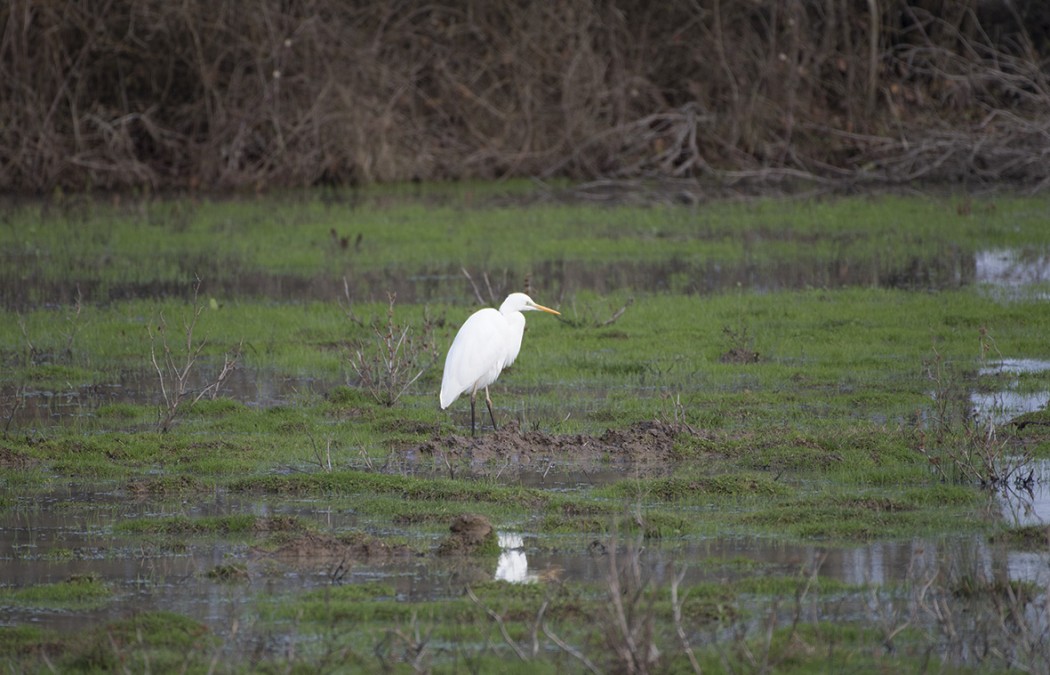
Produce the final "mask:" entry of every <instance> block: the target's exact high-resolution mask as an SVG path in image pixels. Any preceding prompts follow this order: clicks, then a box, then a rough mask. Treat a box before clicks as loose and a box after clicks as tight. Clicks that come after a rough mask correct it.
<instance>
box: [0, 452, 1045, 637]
mask: <svg viewBox="0 0 1050 675" xmlns="http://www.w3.org/2000/svg"><path fill="white" fill-rule="evenodd" d="M1035 472H1036V474H1037V480H1036V481H1035V483H1034V486H1033V490H1032V491H1008V492H1004V493H1002V494H999V495H997V496H996V499H997V500H998V504H999V506H1000V508H1001V510H1002V515H1003V518H1004V520H1005V521H1006V522H1008V523H1011V524H1033V523H1039V524H1048V523H1050V482H1048V480H1047V478H1048V477H1050V462H1045V461H1044V462H1040V463H1037V464H1036V466H1035ZM4 493H5V494H3V497H4V498H5V499H8V500H12V501H13V504H14V505H13V508H10V509H7V510H6V511H5V513H4V515H3V516H2V517H0V580H2V586H3V587H7V588H12V587H13V588H19V587H26V586H30V585H34V584H43V583H55V582H60V581H63V580H66V579H69V578H70V577H73V576H77V575H92V576H95V577H97V578H99V579H100V580H102V581H104V582H105V583H107V584H108V585H109V586H110V587H111V588H112V589H114V590H115V597H114V598H113V599H111V600H109V601H107V602H106V603H105V604H104V605H103V606H102V607H100V608H98V609H87V610H75V609H74V610H70V609H61V610H57V609H56V610H52V609H48V608H47V607H22V606H15V605H3V604H2V603H0V625H12V624H17V623H32V624H39V625H46V626H51V627H56V628H60V629H67V628H68V629H77V628H80V627H82V626H83V625H84V621H85V620H101V619H109V618H115V617H120V616H125V615H126V614H127V613H128V612H129V611H138V610H147V609H166V610H170V611H175V612H178V613H181V614H185V615H187V616H190V617H193V618H196V619H199V620H201V621H204V622H205V623H207V624H208V625H209V626H210V627H211V629H212V630H214V631H216V632H217V633H219V634H220V635H225V634H228V633H229V631H230V630H231V627H232V626H233V625H234V624H235V622H238V621H239V622H241V623H242V624H243V619H244V617H243V616H242V614H244V613H246V612H249V611H250V609H249V607H250V604H251V603H252V602H253V600H258V599H259V598H261V597H275V596H280V595H281V594H283V593H290V592H296V593H298V592H302V591H304V590H310V589H316V588H323V587H325V586H328V585H331V584H333V583H335V584H347V583H350V584H352V583H363V582H370V581H382V582H383V583H386V584H388V585H391V586H392V587H393V588H394V589H395V592H396V596H397V599H400V600H424V599H436V598H444V597H451V596H457V595H459V593H461V588H460V587H459V586H456V585H454V584H453V583H452V582H451V581H450V579H451V577H452V576H453V575H452V574H450V568H449V566H447V565H445V564H443V563H441V562H435V559H434V558H433V557H432V556H428V557H426V558H408V559H403V558H398V559H395V560H393V561H387V562H355V563H354V564H353V565H351V566H349V567H345V566H343V564H342V561H335V560H333V561H329V562H325V563H323V564H317V563H316V562H315V563H311V564H304V563H303V562H302V561H298V560H288V559H281V558H275V557H274V556H273V555H271V554H267V553H263V552H260V551H257V550H253V549H252V548H251V547H250V546H249V545H248V544H247V543H246V541H245V540H239V538H238V537H237V536H236V535H234V536H229V535H222V536H186V537H161V538H159V539H158V538H156V537H151V536H141V535H132V534H124V533H121V532H120V531H119V530H117V529H116V527H115V526H116V524H117V523H120V522H125V521H128V520H133V519H136V518H145V517H149V518H157V517H166V516H176V515H178V516H186V517H190V518H197V517H205V516H222V515H231V514H245V513H250V514H255V515H258V516H295V517H297V518H300V519H302V520H304V521H307V522H309V523H312V524H314V525H315V526H316V527H317V528H318V529H319V530H320V531H321V532H325V533H329V534H333V535H338V534H340V533H346V532H351V531H360V530H365V531H368V530H369V529H370V528H371V526H370V524H369V523H367V522H362V521H361V520H360V519H359V518H358V517H356V516H355V515H354V513H352V512H351V511H350V510H349V509H338V508H332V507H331V506H330V505H328V504H326V503H325V502H323V501H320V500H316V499H313V500H306V499H288V498H280V497H266V498H260V497H258V496H242V495H233V494H229V493H227V492H225V491H221V490H220V491H216V492H215V493H213V494H211V495H204V496H202V495H199V494H194V495H193V496H192V497H189V498H185V499H175V500H172V499H164V500H156V499H140V498H137V497H136V496H135V495H133V494H130V493H128V492H127V491H125V490H124V489H123V488H122V487H121V486H112V485H111V486H106V485H97V486H94V487H93V488H91V487H85V486H81V485H77V486H73V485H57V486H55V487H54V488H53V489H51V490H49V491H45V492H37V493H34V494H18V493H17V491H15V490H11V489H5V490H4ZM401 534H405V533H401ZM417 536H418V535H417ZM499 539H500V544H501V547H502V549H503V550H502V553H501V555H500V556H499V558H498V559H497V560H492V559H484V560H480V561H472V562H469V563H467V565H468V566H469V569H468V570H463V569H461V568H460V569H456V576H457V577H459V578H462V577H464V576H469V578H473V579H477V580H484V579H502V580H506V581H510V582H514V583H537V582H544V581H552V580H565V581H595V582H601V581H602V580H604V579H606V578H607V575H608V574H609V569H610V568H609V564H610V563H609V560H610V557H609V554H610V551H609V550H608V548H607V547H608V546H614V545H615V546H618V547H623V546H630V545H632V542H630V541H623V542H619V543H614V542H613V541H612V540H609V539H605V540H604V541H597V540H594V541H584V540H581V539H580V538H579V537H578V536H568V535H566V536H563V537H559V536H557V535H545V536H544V537H542V538H540V537H537V536H535V535H533V534H531V533H529V532H528V531H527V530H518V531H503V532H500V533H499ZM436 543H437V542H436V540H435V541H433V542H431V544H432V545H434V546H436ZM640 555H641V556H642V561H643V563H644V565H643V567H644V569H645V570H646V573H647V574H648V575H649V578H650V580H651V582H652V583H655V584H658V585H662V584H669V583H670V582H671V580H672V578H673V577H674V576H675V575H677V574H679V573H682V572H683V571H684V574H685V581H686V582H688V583H695V582H702V581H704V582H719V581H725V580H727V579H733V578H736V577H740V576H748V575H754V574H756V573H757V574H762V575H769V574H779V575H786V576H794V575H797V574H798V573H799V572H800V570H804V569H811V568H813V567H817V568H818V574H819V575H820V576H823V577H827V578H830V579H836V580H840V581H843V582H846V583H849V584H857V585H866V586H887V587H892V586H893V585H894V584H899V583H906V582H909V581H915V580H916V579H921V578H925V577H926V576H929V575H933V574H936V573H937V570H938V567H939V566H943V565H944V564H946V561H950V560H955V559H958V558H960V556H961V557H962V558H964V559H972V560H975V561H977V563H978V564H979V566H980V569H981V570H982V571H983V572H984V573H986V574H987V575H988V576H989V578H996V579H1003V578H1008V579H1013V580H1024V581H1031V582H1035V583H1037V584H1041V585H1043V586H1046V585H1050V552H1047V551H1045V550H1044V551H1040V552H1024V551H1011V550H1008V549H1006V548H1004V547H1002V546H996V545H993V544H990V543H989V542H988V541H987V540H986V539H985V538H984V537H979V536H974V537H948V538H915V539H909V540H904V541H880V542H872V543H864V544H859V545H854V546H834V547H826V546H823V545H821V544H820V543H819V542H816V543H807V544H792V543H786V542H784V541H780V540H776V539H772V538H763V537H742V536H717V537H705V538H696V539H689V540H686V541H675V542H672V543H667V544H662V543H661V542H660V541H658V540H646V541H645V542H644V543H643V550H642V551H641V553H640ZM739 560H746V561H748V564H746V565H743V566H740V565H739V564H734V563H733V562H732V561H739ZM230 564H239V565H243V566H244V568H245V569H246V570H247V573H248V576H249V580H248V581H244V582H223V581H217V580H214V579H211V578H209V577H208V572H209V571H211V570H214V569H215V568H216V567H217V566H220V565H230ZM457 564H462V563H457ZM857 602H858V607H857V609H856V611H862V605H863V603H862V602H860V599H858V600H857Z"/></svg>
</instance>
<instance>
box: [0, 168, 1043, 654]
mask: <svg viewBox="0 0 1050 675" xmlns="http://www.w3.org/2000/svg"><path fill="white" fill-rule="evenodd" d="M430 190H431V191H432V192H425V193H424V194H422V195H416V196H410V195H408V194H405V193H403V192H397V191H390V190H389V189H387V190H386V191H382V190H376V191H374V192H370V193H367V194H366V195H365V196H364V197H360V198H358V197H355V198H353V199H352V200H351V199H347V198H344V197H343V196H340V195H327V194H326V195H321V196H316V195H315V196H312V197H303V196H290V197H288V198H287V199H286V200H285V201H281V200H275V199H272V198H261V199H259V200H242V201H230V202H221V203H213V202H190V201H187V200H157V201H146V202H142V203H139V204H134V205H129V204H119V205H115V206H114V205H103V204H101V203H98V202H92V201H86V202H82V201H75V200H66V199H61V200H58V201H57V202H51V203H48V204H47V205H33V206H22V207H20V208H18V209H15V210H14V211H12V212H11V213H10V214H9V215H8V216H7V219H6V220H5V221H4V223H3V226H2V228H0V244H2V246H0V250H2V251H3V254H0V255H3V256H5V260H4V262H5V264H4V265H3V267H2V272H0V274H2V275H4V278H3V279H2V280H0V281H2V282H3V283H2V284H0V287H2V288H3V289H4V290H3V292H2V297H0V303H2V307H3V308H2V309H0V362H2V363H3V369H2V371H0V514H2V517H3V522H5V523H7V524H6V525H4V528H5V531H6V532H10V533H12V534H11V541H10V542H9V543H8V544H7V545H8V549H7V562H6V563H5V564H10V565H12V566H13V569H17V570H22V571H26V570H32V569H35V568H34V567H33V566H34V565H36V564H41V563H43V562H46V563H47V564H49V565H54V566H55V570H56V571H55V572H54V573H41V574H40V575H39V576H36V575H30V574H26V575H25V576H19V577H14V576H12V577H11V578H12V579H24V580H19V581H12V582H11V583H10V585H9V586H5V587H4V588H0V592H2V593H3V595H4V598H5V601H4V602H5V605H10V606H11V607H14V608H15V609H13V610H11V611H12V612H15V613H14V614H12V618H11V620H5V625H6V627H4V628H0V660H2V661H3V662H4V663H5V665H8V666H9V667H10V668H12V669H16V670H18V669H29V670H32V669H38V670H43V669H49V668H59V669H65V670H105V669H108V668H111V667H113V666H114V664H117V663H120V664H123V665H122V667H126V668H130V669H132V670H135V669H138V667H139V666H141V667H142V669H150V670H153V671H154V672H158V671H165V670H180V671H181V670H187V671H190V672H197V671H200V672H207V671H209V670H212V669H214V668H218V669H219V670H222V668H223V667H227V668H228V669H229V670H230V671H233V672H238V671H240V670H244V671H249V670H271V671H272V670H283V669H290V670H296V669H299V670H317V669H326V670H336V671H338V670H366V671H367V670H373V671H398V672H401V671H404V672H408V671H418V672H427V671H435V672H442V671H460V670H467V669H473V670H477V671H485V670H489V669H491V668H493V667H495V666H496V665H497V664H498V665H499V666H500V667H501V669H502V670H504V671H508V669H509V670H510V671H512V670H513V669H514V668H519V669H520V670H521V672H564V671H566V670H568V671H579V672H606V671H610V670H613V671H623V672H652V671H677V670H683V671H688V670H694V671H702V670H709V671H717V670H722V669H733V670H748V671H750V670H754V671H762V670H769V669H777V670H778V671H779V670H787V671H792V670H794V671H799V672H808V671H810V670H813V669H817V670H822V669H823V670H826V669H827V668H830V667H838V666H843V667H845V666H846V665H848V666H849V667H851V668H854V669H859V670H864V669H867V668H871V667H876V666H879V667H884V666H886V665H887V664H892V665H893V666H894V667H903V668H928V669H934V670H936V669H938V668H941V667H944V668H955V667H960V666H961V667H974V668H978V669H980V668H984V667H987V668H991V669H997V668H1003V667H1009V666H1013V665H1020V666H1023V667H1027V668H1031V669H1034V670H1039V669H1041V668H1042V667H1044V666H1045V665H1046V661H1045V659H1046V657H1045V655H1044V654H1041V652H1040V651H1039V650H1038V649H1037V648H1036V646H1035V645H1036V644H1037V642H1038V639H1039V638H1040V637H1042V638H1046V637H1047V635H1046V626H1047V625H1048V624H1047V623H1046V620H1045V611H1046V608H1045V605H1046V603H1045V600H1046V593H1047V589H1046V588H1045V587H1044V586H1042V585H1041V584H1042V583H1043V582H1041V581H1038V580H1030V579H1023V580H1016V579H1007V580H1005V581H1003V580H1000V579H998V578H989V571H988V570H987V569H985V568H984V567H983V566H982V563H981V562H980V556H979V555H977V554H975V553H973V552H972V550H971V549H972V548H973V547H975V546H982V547H992V548H991V549H990V550H994V551H995V555H996V556H998V555H1000V554H1002V555H1003V556H1005V555H1008V554H1009V552H1018V551H1022V552H1026V554H1034V555H1045V552H1046V548H1047V539H1046V537H1047V533H1046V530H1045V527H1042V528H1041V527H1040V526H1039V525H1036V526H1032V525H1030V524H1028V523H1025V522H1012V521H1010V520H1009V519H1007V518H1004V510H1003V508H1002V501H1001V499H1000V496H1001V494H1003V492H1004V491H1006V492H1010V491H1014V492H1016V493H1017V494H1021V495H1023V494H1024V492H1025V491H1031V490H1032V489H1033V488H1036V487H1038V485H1039V484H1040V482H1041V481H1045V480H1046V477H1045V476H1042V475H1040V474H1039V472H1038V471H1037V466H1040V464H1039V461H1040V460H1045V459H1047V458H1048V457H1050V433H1047V428H1048V424H1050V420H1048V417H1047V412H1046V410H1045V407H1046V406H1045V399H1046V398H1050V394H1048V393H1047V392H1048V391H1050V354H1048V353H1047V351H1046V338H1045V336H1046V335H1048V334H1050V314H1048V313H1047V312H1046V311H1045V302H1046V301H1045V293H1046V290H1047V288H1046V285H1045V280H1044V281H1040V280H1039V275H1044V276H1043V277H1042V278H1043V279H1045V270H1046V267H1047V264H1048V263H1047V260H1048V259H1050V251H1048V250H1047V248H1046V246H1047V244H1046V241H1045V222H1046V221H1047V218H1048V216H1050V207H1048V206H1047V204H1046V203H1045V200H1035V199H1017V198H1011V197H1002V196H1000V197H997V198H994V199H993V198H987V199H984V200H973V199H967V200H966V209H965V210H963V209H960V208H959V207H958V204H957V202H956V200H953V199H951V198H948V197H944V198H939V199H938V198H923V199H918V198H902V197H870V198H858V199H841V200H829V201H825V202H808V201H807V202H790V201H773V200H761V201H757V202H750V203H728V202H726V203H715V204H710V205H703V206H689V207H686V206H682V207H666V206H661V207H623V208H593V207H589V206H579V205H571V204H557V205H554V204H551V203H549V202H541V203H527V202H526V200H525V199H524V197H525V193H524V190H523V188H521V187H520V186H509V187H505V188H503V191H502V192H501V193H499V194H496V193H495V192H494V189H493V188H490V187H485V186H478V187H477V188H474V187H469V188H468V187H464V188H458V189H453V188H444V189H435V188H430ZM486 191H492V192H486ZM507 193H511V195H512V196H513V198H514V200H516V202H518V203H515V204H514V205H512V206H509V205H507V200H508V196H507ZM479 195H482V196H483V198H482V197H479ZM400 202H404V203H403V204H402V203H400ZM1004 252H1005V253H1004ZM989 255H990V256H993V257H994V259H995V261H997V262H996V264H989V263H988V262H987V261H988V256H989ZM1003 260H1006V261H1007V262H1009V261H1011V260H1012V261H1014V264H1016V265H1017V266H1019V267H1020V269H1022V270H1023V269H1028V268H1032V269H1034V270H1036V274H1035V275H1034V276H1035V277H1036V278H1035V279H1034V280H1032V279H1028V278H1027V277H1024V278H1025V281H1024V282H1023V283H1018V282H1016V276H1010V273H1009V272H1008V271H1004V270H1003V265H1005V264H1007V263H1003V262H1002V261H1003ZM1026 265H1027V266H1028V267H1025V266H1026ZM523 288H524V289H527V290H530V291H531V293H532V295H533V297H535V298H536V299H537V301H540V302H543V303H544V304H547V305H551V306H555V307H557V308H558V309H559V310H560V311H561V312H562V314H563V316H562V317H561V318H560V319H558V320H551V321H543V322H530V323H529V324H528V335H527V339H526V341H525V347H524V349H523V351H522V354H521V356H520V358H519V359H518V361H516V362H515V364H514V366H513V368H512V369H510V370H509V371H508V372H506V373H504V375H503V376H502V377H501V378H500V380H499V381H498V382H497V383H496V384H495V385H494V386H493V392H492V393H493V400H494V403H495V408H496V413H497V419H498V420H499V421H500V422H501V429H500V431H499V432H493V431H492V430H491V428H486V429H484V431H483V433H481V434H480V435H479V437H478V438H477V439H470V438H469V437H468V435H467V433H466V430H467V429H468V428H469V411H468V410H467V409H466V408H465V406H463V405H458V406H453V407H452V408H451V410H450V411H445V412H442V411H440V410H439V409H438V406H437V401H436V396H437V394H436V391H437V387H438V383H439V381H440V376H441V373H440V367H441V359H442V357H443V355H444V350H445V349H446V348H447V345H448V344H449V342H450V341H451V339H452V336H453V335H454V333H455V330H456V328H457V327H458V326H459V324H460V323H461V322H462V321H463V319H464V318H465V317H466V316H468V315H469V313H470V312H471V311H473V309H474V307H475V306H476V305H477V304H489V303H492V304H498V301H499V300H500V299H502V296H503V295H504V294H505V293H507V292H508V291H511V290H521V289H523ZM16 289H17V290H16ZM1014 394H1017V395H1018V396H1022V397H1023V396H1027V397H1028V398H1026V399H1024V400H1032V399H1034V400H1037V401H1038V399H1039V397H1043V398H1042V401H1041V403H1038V404H1037V405H1033V406H1029V407H1028V408H1027V410H1017V411H1015V410H1012V409H1011V408H1010V405H1009V402H1010V400H1012V399H1011V398H1010V396H1012V395H1014ZM988 401H990V402H991V403H990V404H989V403H988ZM1021 413H1023V414H1021ZM70 486H73V487H70ZM38 519H47V522H49V523H51V525H49V527H52V528H54V532H56V533H57V534H49V535H48V536H46V537H45V536H39V533H38V528H39V527H42V526H40V525H35V524H34V523H37V522H43V521H38ZM1044 525H1045V524H1044ZM513 533H522V534H521V535H520V536H519V535H514V536H516V537H517V539H514V537H511V536H510V535H512V534H513ZM497 535H498V537H497ZM734 539H735V540H742V541H748V542H757V543H753V544H750V545H751V546H766V543H767V542H768V546H769V547H770V548H771V549H775V550H777V551H779V553H777V554H776V555H775V556H772V557H769V558H766V557H762V556H758V555H747V554H732V555H728V556H727V555H725V554H724V553H723V552H722V551H721V549H720V546H722V544H721V543H719V542H723V541H725V540H734ZM467 540H471V541H473V540H476V541H477V542H479V544H478V545H477V546H465V545H463V542H464V541H467ZM497 542H499V543H498V544H497ZM915 542H919V543H915ZM921 542H932V543H930V544H929V545H928V546H927V545H926V544H923V543H921ZM975 542H976V543H975ZM863 546H881V547H886V550H890V551H895V553H894V555H896V556H897V557H898V558H899V559H898V560H896V561H895V562H894V563H893V565H891V564H890V563H889V562H887V563H886V568H885V569H884V568H881V567H869V568H866V572H865V573H866V574H871V575H873V576H875V577H877V578H868V579H864V578H856V572H854V573H853V574H854V577H853V578H852V579H849V580H845V579H843V578H842V576H843V573H842V572H841V570H842V569H847V567H848V565H847V564H846V563H845V562H843V560H845V559H847V558H848V557H849V556H850V555H852V553H850V552H851V551H855V550H856V547H863ZM880 550H882V549H880ZM941 551H947V552H950V554H949V553H939V552H941ZM526 554H527V555H528V557H529V560H530V563H529V564H528V566H527V568H525V569H522V570H520V572H521V574H522V575H524V576H518V577H515V580H516V581H517V582H523V581H528V582H530V583H525V584H522V583H509V582H507V581H506V580H504V579H507V578H511V576H510V574H509V572H506V571H505V570H506V569H511V568H513V567H514V563H513V561H514V560H516V558H515V557H514V556H516V555H520V556H521V560H524V557H525V555H526ZM137 561H162V562H158V563H157V564H154V563H153V562H151V563H150V566H149V567H148V568H143V567H140V566H138V565H139V563H138V562H137ZM103 563H115V564H117V565H127V566H129V567H130V566H134V568H135V569H136V570H137V571H136V574H137V575H139V576H138V578H137V580H136V581H135V582H134V583H135V584H136V585H137V587H139V588H140V590H141V592H142V593H143V594H144V595H147V596H149V597H152V598H155V600H153V601H147V602H146V603H145V605H144V606H136V608H137V609H139V610H141V611H140V612H137V613H135V614H134V616H133V617H132V618H128V615H127V614H126V613H125V612H123V611H122V610H121V608H122V607H123V606H124V605H123V603H126V602H128V600H127V598H126V594H124V593H123V591H122V590H121V589H122V588H123V587H122V585H121V584H123V583H127V582H126V580H124V579H122V578H117V577H112V576H110V575H111V574H113V573H112V572H111V571H107V570H110V568H109V567H108V566H107V565H106V564H103ZM133 563H134V565H133ZM94 565H98V566H99V567H98V568H97V569H99V570H102V571H100V572H97V573H91V574H89V575H84V574H82V573H81V572H80V571H79V570H81V569H95V567H93V566H94ZM891 567H892V569H893V570H895V571H892V572H891V571H887V570H888V569H890V568H891ZM169 568H170V569H169ZM832 569H834V570H839V571H837V572H832V571H831V570H832ZM494 570H495V572H494ZM501 570H504V571H501ZM49 574H50V576H49ZM494 578H495V579H496V580H494ZM171 579H181V580H182V581H180V582H179V583H177V584H173V582H172V581H171ZM406 579H410V580H412V581H406ZM257 582H258V583H257ZM217 584H221V586H219V587H218V588H220V589H221V590H215V588H216V586H215V585H217ZM173 585H174V586H177V587H179V588H180V590H181V589H182V588H184V587H186V586H187V585H188V586H194V585H199V586H201V587H204V588H208V589H212V590H211V591H207V592H209V593H218V594H220V595H223V597H226V598H232V597H237V598H240V599H242V600H243V603H230V604H229V607H228V608H226V609H224V610H223V611H222V612H221V616H220V617H218V618H216V616H215V614H214V612H212V613H211V614H208V616H205V614H206V613H205V612H202V611H201V608H200V607H199V606H194V605H193V604H192V602H189V601H187V602H185V603H184V604H177V603H176V604H173V605H171V606H172V607H174V608H175V609H173V610H171V611H167V612H158V611H156V610H157V609H160V608H168V604H164V603H163V602H162V601H161V600H160V599H161V598H168V600H167V601H166V602H167V603H171V602H173V598H172V596H171V595H169V594H171V593H172V591H171V590H166V589H168V588H169V587H172V586H173ZM261 586H267V587H268V588H272V591H268V592H266V593H263V592H261V591H259V590H258V589H259V588H260V587H261ZM423 588H425V589H427V590H421V589H423ZM189 594H190V595H192V593H189ZM205 594H206V593H205ZM175 597H178V596H177V595H176V596H175ZM151 603H152V604H151ZM55 608H59V609H61V611H62V612H67V613H72V614H73V615H74V616H84V617H87V616H89V615H92V616H101V617H103V620H102V621H100V622H97V623H96V624H95V625H93V626H92V627H91V628H90V629H88V628H84V627H82V626H78V630H73V631H71V630H69V625H68V622H63V621H50V620H48V619H47V616H46V614H47V612H49V611H52V610H54V609H55ZM92 613H94V614H92ZM1033 616H1034V617H1035V621H1034V623H1031V622H1030V619H1029V618H1027V617H1033ZM1039 616H1042V617H1043V618H1042V619H1039ZM28 617H34V620H36V619H41V618H42V617H43V618H42V623H43V624H44V625H43V626H41V627H36V626H33V625H30V623H29V622H28V621H27V620H26V619H27V618H28ZM1005 617H1009V621H1022V622H1026V623H1025V626H1026V627H1027V629H1026V631H1021V632H1020V633H1017V634H1016V635H1014V634H1011V633H1009V632H1008V631H1005V630H999V629H998V628H997V626H1000V627H1001V626H1002V625H1005V622H1006V618H1005ZM997 619H1002V621H1000V622H999V623H996V620H997ZM1040 621H1042V623H1040ZM971 633H980V634H981V635H982V636H983V637H982V640H984V641H985V642H984V645H985V647H987V649H986V650H985V651H983V652H981V653H979V654H977V653H974V652H972V651H967V649H966V640H967V636H968V635H970V634H971ZM873 645H878V646H873ZM934 645H936V646H934ZM230 653H236V654H238V655H241V658H243V659H245V660H244V661H243V663H244V665H243V667H242V666H237V665H229V666H222V665H221V664H225V663H230V661H229V659H228V658H226V657H227V656H228V655H229V654H230ZM933 654H936V656H933ZM247 655H251V656H247Z"/></svg>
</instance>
